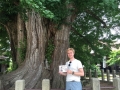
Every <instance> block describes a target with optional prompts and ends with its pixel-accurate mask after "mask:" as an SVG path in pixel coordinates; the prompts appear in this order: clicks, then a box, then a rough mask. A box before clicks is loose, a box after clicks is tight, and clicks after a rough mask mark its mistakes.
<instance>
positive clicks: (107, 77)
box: [84, 69, 120, 82]
mask: <svg viewBox="0 0 120 90" xmlns="http://www.w3.org/2000/svg"><path fill="white" fill-rule="evenodd" d="M84 71H85V76H84V78H85V79H89V80H91V78H93V77H94V78H98V79H99V80H102V81H108V82H112V81H113V78H115V77H119V78H120V71H116V70H112V72H110V70H108V69H107V70H106V72H104V70H103V69H101V70H100V71H99V72H98V71H97V70H94V71H92V70H91V69H90V70H89V71H88V72H86V70H84Z"/></svg>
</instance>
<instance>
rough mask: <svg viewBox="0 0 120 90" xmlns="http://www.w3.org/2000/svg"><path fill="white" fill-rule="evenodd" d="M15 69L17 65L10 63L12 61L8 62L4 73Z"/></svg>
mask: <svg viewBox="0 0 120 90" xmlns="http://www.w3.org/2000/svg"><path fill="white" fill-rule="evenodd" d="M16 69H17V64H16V63H14V62H13V61H12V59H10V60H9V67H8V68H7V70H6V73H8V72H11V71H14V70H16Z"/></svg>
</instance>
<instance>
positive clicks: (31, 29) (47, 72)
mask: <svg viewBox="0 0 120 90" xmlns="http://www.w3.org/2000/svg"><path fill="white" fill-rule="evenodd" d="M27 15H28V21H26V22H25V24H24V22H23V21H21V20H20V16H18V22H17V23H18V26H17V25H16V28H17V31H16V32H17V34H16V35H17V38H16V40H18V42H17V44H16V45H17V47H19V46H20V45H19V42H21V41H23V38H26V41H27V46H26V47H27V48H26V54H25V60H24V61H23V62H22V63H21V62H20V59H19V56H20V55H19V54H20V53H19V52H17V53H14V55H15V58H16V61H17V63H18V65H19V67H18V69H17V70H15V71H13V72H11V73H8V74H6V75H3V76H2V77H1V80H2V85H3V88H1V89H0V90H14V83H15V81H16V80H18V79H24V80H25V83H26V85H25V87H26V88H41V81H42V79H44V78H48V79H50V80H51V88H64V86H65V84H64V82H65V80H64V77H63V76H60V75H59V74H58V66H59V65H60V64H65V62H66V61H67V56H66V49H67V48H68V47H69V30H70V27H69V26H67V25H61V30H57V28H55V24H53V23H52V22H51V21H49V20H48V19H44V18H43V17H41V16H40V15H39V14H36V13H35V12H34V11H32V12H28V13H27ZM8 30H9V29H8ZM23 30H25V31H26V33H23ZM8 34H9V33H8ZM51 37H52V38H51ZM49 39H52V41H53V42H52V43H53V45H54V50H53V53H52V54H51V58H52V62H51V63H50V66H49V68H46V63H45V59H46V58H45V54H46V48H47V47H48V41H49ZM14 49H15V47H14Z"/></svg>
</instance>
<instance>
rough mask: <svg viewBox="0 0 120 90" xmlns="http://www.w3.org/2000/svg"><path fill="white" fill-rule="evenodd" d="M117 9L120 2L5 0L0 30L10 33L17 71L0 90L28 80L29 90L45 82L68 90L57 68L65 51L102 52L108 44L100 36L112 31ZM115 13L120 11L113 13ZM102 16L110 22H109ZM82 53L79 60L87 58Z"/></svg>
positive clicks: (1, 6)
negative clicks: (102, 47)
mask: <svg viewBox="0 0 120 90" xmlns="http://www.w3.org/2000/svg"><path fill="white" fill-rule="evenodd" d="M110 1H111V2H110ZM118 4H119V2H118V1H117V0H86V1H85V0H20V1H19V0H1V1H0V16H1V18H0V27H2V28H5V29H6V31H7V33H8V36H9V40H10V45H11V51H12V60H13V62H14V63H16V64H17V65H18V68H17V69H16V70H15V71H13V72H11V73H7V74H4V75H3V76H1V80H2V86H3V87H1V89H0V90H8V89H9V90H14V83H15V81H16V80H18V79H24V80H25V81H26V88H41V81H42V79H44V78H49V79H50V80H51V87H52V88H64V87H65V83H64V78H63V77H62V76H60V75H59V74H58V66H59V65H60V64H64V63H65V62H66V61H67V55H66V49H67V48H68V47H69V46H72V47H74V48H76V49H79V50H80V51H82V53H85V51H87V50H88V52H89V51H90V50H91V49H94V50H96V51H97V50H98V49H96V48H98V44H100V43H104V42H106V39H102V40H100V37H102V36H101V35H103V33H104V30H106V31H107V30H109V28H110V27H107V25H106V24H109V23H111V22H110V21H109V17H112V16H115V15H117V14H118V13H116V12H117V10H119V9H118ZM111 5H112V6H111ZM111 9H112V10H115V11H114V12H112V13H111V12H110V10H111ZM107 10H108V11H107ZM103 16H104V17H105V18H107V17H108V19H107V20H106V22H105V21H104V20H103V19H102V17H103ZM107 22H109V23H107ZM109 25H110V24H109ZM98 27H99V28H98ZM105 28H107V29H105ZM98 29H99V30H98ZM102 29H103V30H102ZM71 30H72V31H71ZM97 30H98V31H97ZM100 30H101V31H100ZM69 35H72V37H71V36H70V37H71V42H70V44H69ZM92 37H93V38H92ZM91 39H93V42H92V41H91ZM79 40H80V41H81V42H80V43H81V45H80V44H77V43H78V41H79ZM76 41H77V43H76ZM96 42H100V43H96ZM75 44H76V45H75ZM77 45H78V46H77ZM79 45H80V46H81V47H79ZM101 45H102V44H101ZM103 45H104V44H103ZM94 46H95V47H94ZM105 46H107V45H105ZM88 52H87V53H85V55H84V56H86V60H88V57H87V54H88ZM82 53H81V57H80V56H78V57H80V58H82V59H83V55H82ZM98 53H100V51H98V52H96V55H98ZM88 56H89V54H88ZM84 59H85V58H84ZM47 62H48V63H47ZM82 62H83V61H82ZM83 63H85V62H83Z"/></svg>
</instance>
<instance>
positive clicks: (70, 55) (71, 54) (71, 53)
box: [67, 50, 74, 59]
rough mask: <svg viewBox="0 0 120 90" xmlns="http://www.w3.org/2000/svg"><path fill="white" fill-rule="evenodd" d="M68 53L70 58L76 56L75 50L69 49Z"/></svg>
mask: <svg viewBox="0 0 120 90" xmlns="http://www.w3.org/2000/svg"><path fill="white" fill-rule="evenodd" d="M67 55H68V58H69V59H72V58H74V52H73V51H72V50H68V51H67Z"/></svg>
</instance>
